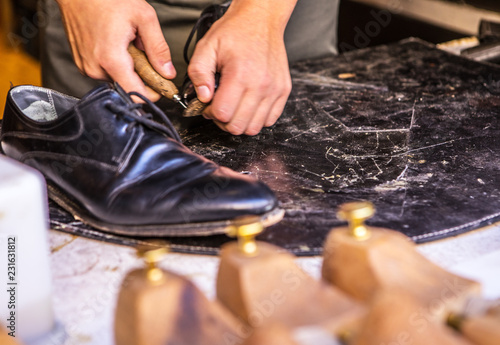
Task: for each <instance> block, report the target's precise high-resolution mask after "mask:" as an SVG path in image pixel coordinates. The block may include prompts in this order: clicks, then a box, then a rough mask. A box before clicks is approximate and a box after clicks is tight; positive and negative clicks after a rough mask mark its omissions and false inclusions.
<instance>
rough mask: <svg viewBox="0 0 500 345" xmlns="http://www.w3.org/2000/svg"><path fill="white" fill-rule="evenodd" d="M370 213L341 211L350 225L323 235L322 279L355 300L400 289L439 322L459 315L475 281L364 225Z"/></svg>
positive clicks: (350, 206)
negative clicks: (456, 313) (452, 315)
mask: <svg viewBox="0 0 500 345" xmlns="http://www.w3.org/2000/svg"><path fill="white" fill-rule="evenodd" d="M373 213H374V207H373V205H372V204H371V203H369V202H353V203H347V204H344V205H342V206H341V207H340V209H339V218H340V219H344V220H347V221H349V226H348V227H340V228H337V229H333V230H332V231H331V232H330V234H329V235H328V238H327V240H326V242H325V246H324V251H323V256H324V261H323V267H322V276H323V279H324V280H326V281H327V282H330V283H331V284H333V285H335V286H337V287H339V288H340V289H342V290H343V291H345V292H347V293H348V294H349V295H351V296H353V297H355V298H356V299H358V300H360V301H369V300H370V299H371V298H372V297H373V295H374V294H375V293H377V292H378V291H380V290H384V289H394V288H399V289H403V290H405V291H408V292H410V293H411V294H412V295H413V296H415V297H416V298H417V299H418V300H419V302H420V303H421V305H422V306H423V307H424V308H428V309H432V310H433V315H434V316H435V317H436V318H437V319H441V320H443V319H444V318H445V317H446V315H447V313H448V311H450V310H462V308H463V307H464V305H465V304H466V301H467V300H468V298H469V297H471V296H475V295H478V294H479V292H480V285H479V284H478V283H477V282H475V281H472V280H469V279H465V278H462V277H459V276H457V275H455V274H452V273H450V272H448V271H446V270H444V269H442V268H441V267H439V266H437V265H435V264H434V263H432V262H431V261H429V260H428V259H427V258H425V257H424V256H423V255H421V254H420V253H418V251H417V250H416V247H415V245H414V244H413V243H412V242H411V241H410V240H409V239H408V238H407V237H406V236H404V235H403V234H401V233H399V232H397V231H394V230H388V229H383V228H375V227H368V226H366V225H364V220H365V219H367V218H369V217H370V216H371V215H373Z"/></svg>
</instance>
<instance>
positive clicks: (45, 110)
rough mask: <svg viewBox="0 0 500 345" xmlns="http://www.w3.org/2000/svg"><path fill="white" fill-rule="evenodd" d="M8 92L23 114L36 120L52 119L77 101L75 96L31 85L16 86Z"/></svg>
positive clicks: (46, 120) (45, 120)
mask: <svg viewBox="0 0 500 345" xmlns="http://www.w3.org/2000/svg"><path fill="white" fill-rule="evenodd" d="M10 92H11V95H12V99H13V100H14V102H15V103H16V104H17V106H18V107H19V109H21V110H22V111H23V114H24V115H26V116H27V117H29V118H30V119H32V120H34V121H38V122H48V121H53V120H55V119H57V118H58V114H62V113H64V112H65V111H66V110H68V109H70V108H72V107H74V105H75V104H76V102H78V99H77V98H74V97H71V96H67V95H63V94H61V93H58V92H55V91H53V90H50V89H45V88H41V87H36V86H31V85H27V86H18V87H16V88H14V89H12V90H11V91H10Z"/></svg>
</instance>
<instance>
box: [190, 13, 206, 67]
mask: <svg viewBox="0 0 500 345" xmlns="http://www.w3.org/2000/svg"><path fill="white" fill-rule="evenodd" d="M212 16H213V14H212V13H210V12H205V13H202V14H201V16H200V17H199V18H198V20H197V21H196V23H195V24H194V26H193V29H191V32H190V33H189V36H188V38H187V40H186V44H185V45H184V61H186V63H187V64H189V56H188V53H189V46H190V45H191V41H192V40H193V37H194V34H195V33H196V31H198V29H199V28H200V26H201V24H202V23H203V22H204V21H205V19H208V18H211V17H212Z"/></svg>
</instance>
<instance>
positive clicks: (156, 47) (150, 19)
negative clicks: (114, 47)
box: [137, 8, 177, 79]
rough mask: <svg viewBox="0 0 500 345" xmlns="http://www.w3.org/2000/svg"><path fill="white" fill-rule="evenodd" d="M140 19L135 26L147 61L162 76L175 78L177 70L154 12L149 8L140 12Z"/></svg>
mask: <svg viewBox="0 0 500 345" xmlns="http://www.w3.org/2000/svg"><path fill="white" fill-rule="evenodd" d="M141 19H142V21H141V22H140V25H139V26H138V28H137V29H138V36H139V37H140V42H141V43H142V45H143V46H144V52H145V53H146V55H147V57H148V60H149V62H150V63H151V65H152V66H153V68H154V69H155V70H156V71H157V72H158V73H160V74H161V75H162V76H163V77H165V78H167V79H173V78H175V76H176V74H177V72H176V71H175V68H174V65H173V64H172V57H171V54H170V48H169V46H168V44H167V42H166V41H165V37H163V32H162V31H161V27H160V23H159V21H158V17H157V16H156V12H155V11H154V10H153V9H152V8H151V11H145V12H144V13H142V17H141Z"/></svg>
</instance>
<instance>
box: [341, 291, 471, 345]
mask: <svg viewBox="0 0 500 345" xmlns="http://www.w3.org/2000/svg"><path fill="white" fill-rule="evenodd" d="M347 344H348V345H380V344H412V345H430V344H439V345H472V343H470V342H469V341H467V340H466V339H464V338H463V337H461V336H460V335H459V334H458V333H456V332H454V331H453V330H451V329H449V328H448V327H446V326H445V325H444V324H442V323H438V322H435V321H433V320H432V316H431V315H428V314H424V313H422V306H421V305H420V302H419V301H418V300H417V299H415V297H414V296H412V295H411V294H409V293H407V292H406V291H404V290H391V289H387V290H380V291H378V292H377V293H376V294H375V295H374V296H373V298H372V300H371V302H370V307H369V312H368V315H367V317H366V318H365V319H364V321H363V323H362V324H361V327H360V328H359V330H358V332H357V333H354V334H353V335H352V337H351V338H350V339H348V341H347Z"/></svg>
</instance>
